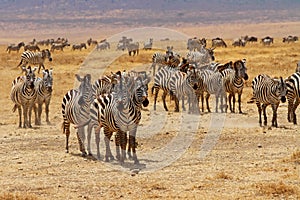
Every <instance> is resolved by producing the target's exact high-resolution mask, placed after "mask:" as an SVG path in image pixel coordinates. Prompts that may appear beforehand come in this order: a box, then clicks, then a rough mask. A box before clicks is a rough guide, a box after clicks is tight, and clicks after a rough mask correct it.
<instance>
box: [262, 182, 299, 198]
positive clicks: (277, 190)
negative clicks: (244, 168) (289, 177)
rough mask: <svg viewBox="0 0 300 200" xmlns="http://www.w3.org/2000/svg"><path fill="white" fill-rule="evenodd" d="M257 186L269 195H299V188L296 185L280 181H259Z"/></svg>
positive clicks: (264, 193)
mask: <svg viewBox="0 0 300 200" xmlns="http://www.w3.org/2000/svg"><path fill="white" fill-rule="evenodd" d="M256 188H257V189H258V190H259V193H260V194H262V195H268V196H292V195H296V196H298V197H299V195H300V193H299V189H298V188H297V187H296V186H292V185H288V184H285V183H283V182H282V181H280V182H279V183H278V182H277V183H258V184H256Z"/></svg>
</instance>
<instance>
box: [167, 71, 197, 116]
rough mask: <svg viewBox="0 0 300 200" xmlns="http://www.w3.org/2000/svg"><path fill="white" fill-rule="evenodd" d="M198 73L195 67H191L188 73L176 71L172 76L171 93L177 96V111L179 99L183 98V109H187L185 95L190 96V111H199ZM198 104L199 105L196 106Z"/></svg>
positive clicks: (177, 110) (176, 110) (177, 109)
mask: <svg viewBox="0 0 300 200" xmlns="http://www.w3.org/2000/svg"><path fill="white" fill-rule="evenodd" d="M198 79H199V78H198V73H196V71H195V68H194V67H189V69H188V70H187V73H184V72H181V71H176V72H174V73H173V74H172V76H171V78H170V83H169V85H170V93H171V96H173V95H174V97H175V112H179V100H180V99H181V100H182V110H184V111H185V107H184V97H185V96H187V97H188V103H189V111H188V112H189V113H199V107H198V106H199V104H197V101H196V91H195V90H196V89H197V87H196V86H197V83H198V81H199V80H198ZM196 105H197V106H196Z"/></svg>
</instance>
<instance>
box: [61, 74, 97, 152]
mask: <svg viewBox="0 0 300 200" xmlns="http://www.w3.org/2000/svg"><path fill="white" fill-rule="evenodd" d="M76 78H77V80H78V81H79V82H80V86H79V88H78V89H72V90H70V91H68V92H67V93H66V94H65V96H64V97H63V101H62V115H63V119H64V122H63V133H64V134H66V152H67V153H68V152H69V136H70V124H71V123H72V124H74V125H75V128H76V129H78V130H77V139H78V142H79V148H80V151H81V154H82V156H86V152H85V147H84V139H85V134H84V127H85V126H86V125H88V123H89V122H90V105H91V103H92V101H93V93H92V85H91V75H90V74H87V75H85V76H84V77H83V78H81V77H80V76H79V75H77V74H76Z"/></svg>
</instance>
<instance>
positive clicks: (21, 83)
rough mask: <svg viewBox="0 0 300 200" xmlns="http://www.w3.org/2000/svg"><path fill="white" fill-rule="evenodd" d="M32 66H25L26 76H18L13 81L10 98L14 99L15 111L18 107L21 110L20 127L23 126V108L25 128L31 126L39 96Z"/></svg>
mask: <svg viewBox="0 0 300 200" xmlns="http://www.w3.org/2000/svg"><path fill="white" fill-rule="evenodd" d="M36 69H37V68H36V67H35V68H33V69H31V67H30V66H29V67H27V68H25V67H23V70H24V71H25V76H24V77H18V78H16V79H15V80H14V81H13V83H12V89H11V92H10V98H11V100H12V101H13V103H14V104H15V105H14V108H13V112H15V111H16V109H18V112H19V127H20V128H21V127H22V110H23V120H24V121H23V128H31V127H32V126H31V111H32V107H33V105H34V102H35V99H36V97H37V91H36V89H35V87H34V82H35V74H34V72H35V70H36Z"/></svg>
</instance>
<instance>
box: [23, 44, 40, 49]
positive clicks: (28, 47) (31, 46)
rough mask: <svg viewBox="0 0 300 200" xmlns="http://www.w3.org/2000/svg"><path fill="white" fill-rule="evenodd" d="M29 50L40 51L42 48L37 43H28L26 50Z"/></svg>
mask: <svg viewBox="0 0 300 200" xmlns="http://www.w3.org/2000/svg"><path fill="white" fill-rule="evenodd" d="M28 50H29V51H40V50H41V49H40V47H39V46H38V45H37V44H34V45H30V44H28V45H25V46H24V51H28Z"/></svg>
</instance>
